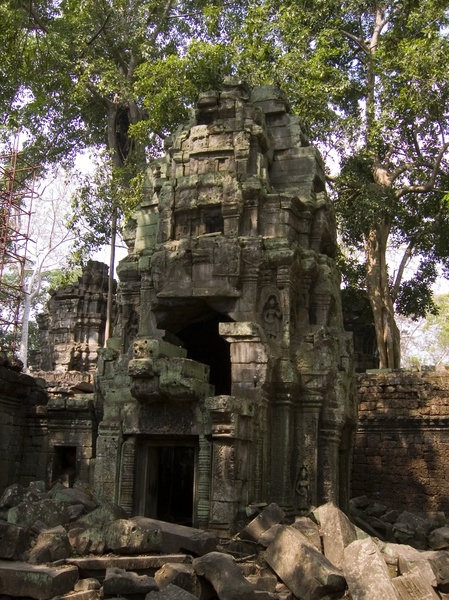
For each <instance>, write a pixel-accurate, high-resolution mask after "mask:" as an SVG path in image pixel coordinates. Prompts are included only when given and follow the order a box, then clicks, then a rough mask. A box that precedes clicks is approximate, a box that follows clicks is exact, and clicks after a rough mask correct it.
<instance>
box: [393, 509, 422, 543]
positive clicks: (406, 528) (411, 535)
mask: <svg viewBox="0 0 449 600" xmlns="http://www.w3.org/2000/svg"><path fill="white" fill-rule="evenodd" d="M429 531H430V523H429V521H428V520H427V519H423V518H421V517H419V516H418V515H414V514H412V513H409V512H408V511H406V510H404V511H403V512H402V513H401V514H400V515H399V517H398V519H397V520H396V521H395V523H394V525H393V533H394V537H395V539H396V541H397V542H399V543H400V544H408V545H409V546H413V548H417V549H419V550H424V549H426V548H427V534H428V533H429Z"/></svg>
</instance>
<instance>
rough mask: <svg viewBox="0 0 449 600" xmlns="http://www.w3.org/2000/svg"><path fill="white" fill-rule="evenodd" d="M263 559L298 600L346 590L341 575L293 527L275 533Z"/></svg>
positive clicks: (311, 598) (311, 599)
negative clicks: (275, 535)
mask: <svg viewBox="0 0 449 600" xmlns="http://www.w3.org/2000/svg"><path fill="white" fill-rule="evenodd" d="M265 559H266V561H267V563H268V564H269V565H270V567H271V568H272V569H273V570H274V571H275V573H276V574H277V575H278V577H279V578H280V579H281V580H282V581H283V582H284V583H285V585H286V586H287V587H288V588H289V589H290V590H291V591H292V592H293V594H294V595H295V596H297V597H298V598H308V599H310V600H313V599H315V598H321V597H323V596H325V595H326V594H331V593H333V592H341V591H343V590H344V589H345V587H346V582H345V579H344V577H343V574H342V572H341V571H340V570H339V569H338V568H337V567H336V566H335V565H333V564H332V563H331V562H330V561H329V560H328V559H327V558H326V557H325V556H323V555H322V554H321V553H320V552H319V551H318V550H317V549H316V547H315V546H313V545H312V544H311V543H310V542H309V541H308V539H307V538H306V537H305V536H304V535H302V533H301V532H300V531H298V530H297V529H295V528H293V527H284V528H283V529H282V530H281V531H280V532H279V534H278V536H277V537H276V538H275V539H274V540H273V542H272V543H271V544H270V545H269V546H268V548H267V552H266V555H265Z"/></svg>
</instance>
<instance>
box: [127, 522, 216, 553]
mask: <svg viewBox="0 0 449 600" xmlns="http://www.w3.org/2000/svg"><path fill="white" fill-rule="evenodd" d="M130 521H131V522H132V523H134V524H135V526H136V527H140V528H142V529H149V530H152V529H157V530H159V531H160V532H161V535H162V541H161V550H160V551H161V552H163V553H165V554H170V553H172V552H185V553H187V554H192V555H193V556H202V555H203V554H207V553H208V552H213V551H214V550H215V549H216V547H217V543H218V540H217V537H216V536H215V535H214V534H213V533H211V532H210V531H203V530H202V529H195V528H194V527H186V526H185V525H177V524H176V523H167V522H166V521H158V520H156V519H149V518H147V517H134V518H132V519H130Z"/></svg>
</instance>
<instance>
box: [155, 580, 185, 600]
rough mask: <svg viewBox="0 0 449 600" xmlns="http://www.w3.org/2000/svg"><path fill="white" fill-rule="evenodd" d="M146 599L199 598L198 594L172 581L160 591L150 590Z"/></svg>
mask: <svg viewBox="0 0 449 600" xmlns="http://www.w3.org/2000/svg"><path fill="white" fill-rule="evenodd" d="M145 600H197V596H194V595H193V594H191V593H190V592H188V591H187V590H184V589H183V588H180V587H178V586H177V585H174V584H172V583H171V584H169V585H167V587H165V588H164V589H163V590H161V591H160V592H150V593H149V594H147V595H146V596H145Z"/></svg>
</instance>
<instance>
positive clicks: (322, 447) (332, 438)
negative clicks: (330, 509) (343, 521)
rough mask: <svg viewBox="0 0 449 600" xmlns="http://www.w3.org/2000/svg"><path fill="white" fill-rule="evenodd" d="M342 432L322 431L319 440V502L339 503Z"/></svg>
mask: <svg viewBox="0 0 449 600" xmlns="http://www.w3.org/2000/svg"><path fill="white" fill-rule="evenodd" d="M340 438H341V435H340V432H339V431H337V430H336V429H321V430H320V439H319V450H318V451H319V458H318V465H319V469H320V475H321V476H320V485H319V489H318V502H319V503H323V502H335V504H338V503H339V470H340V465H339V448H340Z"/></svg>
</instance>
